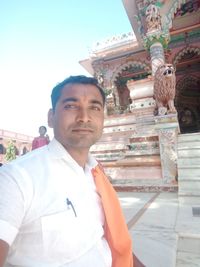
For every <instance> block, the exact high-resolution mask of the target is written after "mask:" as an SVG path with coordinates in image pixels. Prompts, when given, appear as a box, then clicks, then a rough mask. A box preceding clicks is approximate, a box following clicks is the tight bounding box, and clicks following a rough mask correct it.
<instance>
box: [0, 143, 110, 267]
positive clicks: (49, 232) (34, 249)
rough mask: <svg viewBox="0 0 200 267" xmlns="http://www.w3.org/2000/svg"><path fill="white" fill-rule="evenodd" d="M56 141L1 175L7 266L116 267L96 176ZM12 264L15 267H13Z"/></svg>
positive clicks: (1, 232) (0, 235)
mask: <svg viewBox="0 0 200 267" xmlns="http://www.w3.org/2000/svg"><path fill="white" fill-rule="evenodd" d="M96 164H97V162H96V160H95V159H94V158H93V157H92V156H91V155H90V156H89V158H88V163H87V164H86V166H85V170H83V168H81V167H80V166H79V165H78V164H77V163H76V161H74V159H73V158H72V157H71V156H70V155H69V154H68V153H67V152H66V150H65V149H64V147H63V146H62V145H61V144H60V143H59V142H57V141H56V140H55V139H54V140H52V141H51V143H50V144H49V145H48V146H45V147H42V148H40V149H37V150H35V151H33V152H31V153H28V154H26V155H24V156H22V157H20V158H18V159H17V160H16V161H13V162H11V163H9V164H8V165H7V166H6V165H5V166H4V167H1V170H0V239H3V240H4V241H6V242H7V243H9V245H10V250H9V255H8V259H7V264H6V265H5V266H6V267H8V266H20V267H47V266H48V267H49V266H51V267H61V266H62V267H93V266H95V267H111V252H110V249H109V247H108V244H107V241H106V240H105V239H104V237H103V235H104V231H103V224H104V219H105V218H104V213H103V210H102V205H101V200H100V198H99V196H98V194H97V192H96V187H95V184H94V180H93V177H92V174H91V168H92V167H94V166H95V165H96ZM8 263H9V264H8Z"/></svg>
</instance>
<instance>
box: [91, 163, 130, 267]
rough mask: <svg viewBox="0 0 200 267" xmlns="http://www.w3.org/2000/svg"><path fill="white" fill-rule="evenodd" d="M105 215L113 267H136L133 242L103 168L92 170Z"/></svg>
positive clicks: (106, 236)
mask: <svg viewBox="0 0 200 267" xmlns="http://www.w3.org/2000/svg"><path fill="white" fill-rule="evenodd" d="M92 174H93V176H94V179H95V184H96V187H97V191H98V193H99V195H100V197H101V201H102V205H103V209H104V213H105V218H106V219H105V228H104V230H105V238H106V240H107V241H108V244H109V246H110V249H111V252H112V267H134V265H133V254H132V242H131V238H130V235H129V232H128V228H127V225H126V222H125V220H124V217H123V214H122V210H121V207H120V204H119V200H118V198H117V195H116V192H115V190H114V189H113V187H112V185H111V184H110V182H109V180H108V178H107V177H106V175H105V174H104V172H103V170H102V168H101V166H99V165H98V166H96V167H95V168H94V169H92Z"/></svg>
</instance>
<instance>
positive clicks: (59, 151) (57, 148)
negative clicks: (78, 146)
mask: <svg viewBox="0 0 200 267" xmlns="http://www.w3.org/2000/svg"><path fill="white" fill-rule="evenodd" d="M47 147H48V150H49V152H50V154H51V156H52V157H54V158H56V159H64V160H65V161H67V162H71V163H76V164H77V162H76V161H75V160H74V159H73V158H72V157H71V156H70V154H69V153H68V152H67V150H66V149H65V148H64V147H63V145H62V144H61V143H60V142H58V141H57V140H56V139H55V137H54V138H53V139H52V141H51V142H50V143H49V144H48V146H47ZM97 164H98V162H97V161H96V159H95V158H94V157H93V156H92V155H91V153H89V154H88V159H87V162H86V165H87V167H89V168H90V169H92V168H94V167H96V166H97ZM78 166H79V165H78ZM79 167H80V166H79Z"/></svg>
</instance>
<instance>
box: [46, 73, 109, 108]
mask: <svg viewBox="0 0 200 267" xmlns="http://www.w3.org/2000/svg"><path fill="white" fill-rule="evenodd" d="M67 84H90V85H95V86H96V87H97V89H98V90H99V92H100V94H101V96H102V98H103V104H104V105H105V101H106V96H105V93H104V91H103V89H102V88H101V86H100V85H99V84H98V80H97V79H96V78H93V77H87V76H84V75H78V76H70V77H68V78H67V79H65V80H64V81H62V82H60V83H59V84H57V85H56V86H55V87H54V88H53V90H52V93H51V103H52V108H53V110H55V107H56V104H57V102H58V100H59V98H60V96H61V94H62V90H63V88H64V86H65V85H67Z"/></svg>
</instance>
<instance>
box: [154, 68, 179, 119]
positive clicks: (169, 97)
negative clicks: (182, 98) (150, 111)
mask: <svg viewBox="0 0 200 267" xmlns="http://www.w3.org/2000/svg"><path fill="white" fill-rule="evenodd" d="M175 92H176V76H175V69H174V67H173V65H172V64H163V65H161V66H159V67H158V69H157V70H156V73H155V76H154V96H153V97H154V99H155V101H156V109H155V112H154V115H165V114H166V113H176V109H175V107H174V98H175Z"/></svg>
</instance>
